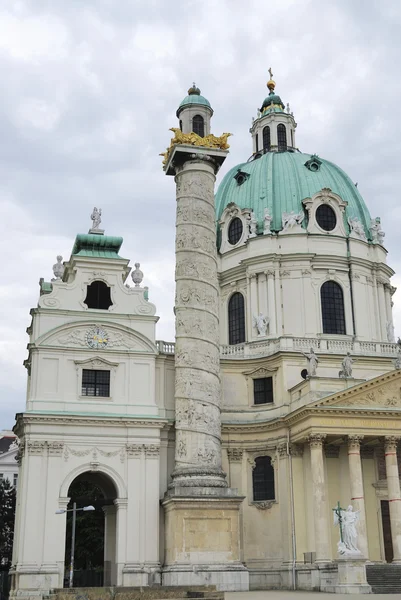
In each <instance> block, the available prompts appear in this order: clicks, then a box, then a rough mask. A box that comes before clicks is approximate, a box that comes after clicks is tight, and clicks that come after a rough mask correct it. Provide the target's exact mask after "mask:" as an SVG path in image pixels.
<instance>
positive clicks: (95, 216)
mask: <svg viewBox="0 0 401 600" xmlns="http://www.w3.org/2000/svg"><path fill="white" fill-rule="evenodd" d="M91 219H92V221H93V226H92V229H99V225H100V223H101V222H102V209H101V208H96V206H95V207H94V208H93V212H92V214H91Z"/></svg>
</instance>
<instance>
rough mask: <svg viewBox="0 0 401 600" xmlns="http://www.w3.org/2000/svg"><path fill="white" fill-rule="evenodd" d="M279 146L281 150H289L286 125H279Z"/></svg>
mask: <svg viewBox="0 0 401 600" xmlns="http://www.w3.org/2000/svg"><path fill="white" fill-rule="evenodd" d="M277 146H278V149H279V150H287V131H286V128H285V125H283V124H282V123H280V124H279V125H277Z"/></svg>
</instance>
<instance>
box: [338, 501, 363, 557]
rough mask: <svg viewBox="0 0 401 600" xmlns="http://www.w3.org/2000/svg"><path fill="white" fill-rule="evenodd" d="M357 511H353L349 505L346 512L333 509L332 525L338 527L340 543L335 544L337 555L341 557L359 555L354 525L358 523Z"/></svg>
mask: <svg viewBox="0 0 401 600" xmlns="http://www.w3.org/2000/svg"><path fill="white" fill-rule="evenodd" d="M359 513H360V511H359V510H355V511H354V510H353V508H352V506H351V504H350V505H349V506H348V508H347V510H344V509H343V508H340V507H338V508H336V509H334V513H333V514H334V525H338V526H339V527H340V541H339V542H338V544H337V549H338V553H339V554H341V555H343V556H344V555H350V554H354V555H355V554H361V551H360V550H359V549H358V547H357V539H358V533H357V531H356V524H357V522H358V521H359Z"/></svg>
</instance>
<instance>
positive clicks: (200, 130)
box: [192, 115, 205, 137]
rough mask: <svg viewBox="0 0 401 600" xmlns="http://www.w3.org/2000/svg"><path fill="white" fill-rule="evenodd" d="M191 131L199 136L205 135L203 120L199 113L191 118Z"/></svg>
mask: <svg viewBox="0 0 401 600" xmlns="http://www.w3.org/2000/svg"><path fill="white" fill-rule="evenodd" d="M192 131H193V132H194V133H197V134H198V135H200V137H205V121H204V118H203V117H201V116H200V115H195V116H194V118H193V119H192Z"/></svg>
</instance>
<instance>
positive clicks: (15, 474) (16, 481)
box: [13, 473, 18, 488]
mask: <svg viewBox="0 0 401 600" xmlns="http://www.w3.org/2000/svg"><path fill="white" fill-rule="evenodd" d="M17 483H18V475H17V473H14V475H13V486H14V487H15V488H16V487H17Z"/></svg>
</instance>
